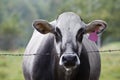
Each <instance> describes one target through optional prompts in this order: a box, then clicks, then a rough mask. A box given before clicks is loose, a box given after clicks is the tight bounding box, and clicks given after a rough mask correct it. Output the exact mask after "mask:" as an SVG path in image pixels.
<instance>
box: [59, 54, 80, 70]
mask: <svg viewBox="0 0 120 80" xmlns="http://www.w3.org/2000/svg"><path fill="white" fill-rule="evenodd" d="M59 65H61V66H63V67H64V68H65V69H73V68H76V67H77V66H78V65H80V59H79V57H78V56H77V55H76V54H72V53H71V54H63V55H62V56H61V58H60V61H59Z"/></svg>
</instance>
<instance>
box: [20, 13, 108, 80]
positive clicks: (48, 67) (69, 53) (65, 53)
mask: <svg viewBox="0 0 120 80" xmlns="http://www.w3.org/2000/svg"><path fill="white" fill-rule="evenodd" d="M32 26H33V27H34V29H35V30H34V32H33V35H32V38H31V40H30V42H29V43H28V45H27V47H26V50H25V53H24V55H30V54H34V55H31V56H24V57H23V66H22V67H23V74H24V78H25V80H99V77H100V71H101V60H100V54H99V51H98V48H97V46H96V44H95V42H94V41H91V40H90V39H89V38H88V37H89V35H90V33H93V32H95V33H96V34H100V33H102V32H103V31H104V30H105V29H106V27H107V24H106V22H105V21H103V20H93V21H91V22H90V23H88V24H85V23H84V22H83V20H82V19H81V18H80V17H79V16H78V15H77V14H75V13H73V12H64V13H62V14H61V15H59V17H58V18H57V19H55V20H54V21H52V22H48V21H46V20H42V19H36V20H34V21H33V24H32ZM90 51H91V52H90Z"/></svg>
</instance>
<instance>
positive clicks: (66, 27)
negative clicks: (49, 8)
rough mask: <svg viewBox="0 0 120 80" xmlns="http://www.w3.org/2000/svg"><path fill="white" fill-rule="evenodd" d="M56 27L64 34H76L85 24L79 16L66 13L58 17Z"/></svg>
mask: <svg viewBox="0 0 120 80" xmlns="http://www.w3.org/2000/svg"><path fill="white" fill-rule="evenodd" d="M56 26H57V27H58V28H59V29H60V30H61V32H62V34H65V33H71V34H72V33H73V34H76V33H77V31H78V30H79V29H80V28H81V27H84V26H85V24H84V23H83V21H82V20H81V19H80V17H79V16H78V15H77V14H75V13H73V12H66V13H63V14H61V15H60V16H59V17H58V19H57V25H56Z"/></svg>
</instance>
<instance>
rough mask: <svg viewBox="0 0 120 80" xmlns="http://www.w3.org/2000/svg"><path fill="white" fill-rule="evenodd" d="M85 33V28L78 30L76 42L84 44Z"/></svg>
mask: <svg viewBox="0 0 120 80" xmlns="http://www.w3.org/2000/svg"><path fill="white" fill-rule="evenodd" d="M84 32H85V29H84V28H81V29H79V30H78V32H77V35H76V40H77V41H79V42H82V38H83V34H84Z"/></svg>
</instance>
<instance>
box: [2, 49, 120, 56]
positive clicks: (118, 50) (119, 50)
mask: <svg viewBox="0 0 120 80" xmlns="http://www.w3.org/2000/svg"><path fill="white" fill-rule="evenodd" d="M92 52H104V53H106V52H110V53H111V52H120V49H114V50H99V51H87V53H92ZM33 55H35V56H36V55H40V54H37V53H34V54H9V53H8V54H7V53H3V54H0V56H33ZM45 55H50V54H45Z"/></svg>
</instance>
